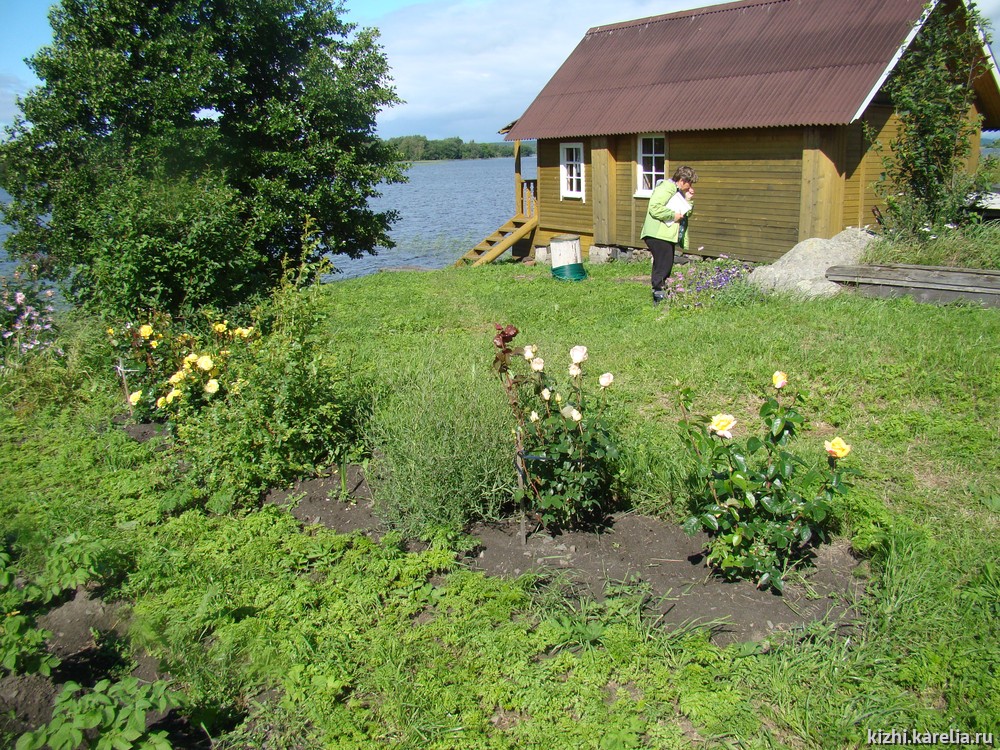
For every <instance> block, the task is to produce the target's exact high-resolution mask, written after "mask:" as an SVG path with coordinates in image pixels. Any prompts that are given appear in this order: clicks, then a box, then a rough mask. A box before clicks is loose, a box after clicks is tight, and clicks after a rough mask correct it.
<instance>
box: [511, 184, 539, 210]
mask: <svg viewBox="0 0 1000 750" xmlns="http://www.w3.org/2000/svg"><path fill="white" fill-rule="evenodd" d="M515 190H516V195H515V201H516V204H517V205H516V206H515V208H516V209H517V214H518V216H526V217H528V218H529V219H530V218H531V217H532V216H534V215H535V211H536V210H537V208H538V180H522V179H520V178H517V179H516V180H515Z"/></svg>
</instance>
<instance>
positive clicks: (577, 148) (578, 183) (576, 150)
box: [559, 143, 584, 199]
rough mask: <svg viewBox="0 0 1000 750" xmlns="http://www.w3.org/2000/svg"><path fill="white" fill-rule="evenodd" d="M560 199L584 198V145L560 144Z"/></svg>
mask: <svg viewBox="0 0 1000 750" xmlns="http://www.w3.org/2000/svg"><path fill="white" fill-rule="evenodd" d="M559 197H560V198H580V199H583V198H584V182H583V144H582V143H560V144H559Z"/></svg>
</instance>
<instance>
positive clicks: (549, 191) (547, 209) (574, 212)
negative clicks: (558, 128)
mask: <svg viewBox="0 0 1000 750" xmlns="http://www.w3.org/2000/svg"><path fill="white" fill-rule="evenodd" d="M580 142H582V143H583V152H584V157H583V158H584V165H583V179H584V185H585V189H584V195H585V197H584V199H583V200H580V199H577V198H566V199H563V198H560V197H559V144H560V143H580ZM537 153H538V229H537V230H536V232H535V240H534V244H536V245H548V244H549V242H550V241H551V240H552V238H553V237H554V236H555V235H557V234H577V235H580V244H581V247H582V249H583V252H584V253H587V252H588V251H589V249H590V246H591V245H592V244H593V241H594V217H593V209H592V207H591V201H592V199H593V195H594V186H593V182H592V181H593V170H592V169H591V162H590V142H589V139H587V138H566V139H564V140H561V141H558V140H552V141H547V140H540V141H538V146H537Z"/></svg>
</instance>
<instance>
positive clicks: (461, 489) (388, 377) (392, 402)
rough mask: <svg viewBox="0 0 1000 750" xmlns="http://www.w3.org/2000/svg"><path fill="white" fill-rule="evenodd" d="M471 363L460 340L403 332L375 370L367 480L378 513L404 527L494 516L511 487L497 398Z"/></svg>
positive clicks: (505, 427)
mask: <svg viewBox="0 0 1000 750" xmlns="http://www.w3.org/2000/svg"><path fill="white" fill-rule="evenodd" d="M477 367H481V365H480V364H479V363H477V362H476V357H475V352H474V350H471V349H470V348H469V347H466V346H465V345H464V343H462V342H459V341H456V340H455V339H454V338H449V337H441V336H435V335H431V336H418V335H415V334H411V335H410V336H409V337H408V344H407V355H406V356H405V358H404V360H403V361H402V362H400V363H399V364H398V366H396V367H387V366H385V365H383V366H382V367H381V368H380V376H381V377H380V381H381V383H380V385H379V386H378V387H377V388H375V390H374V393H373V394H372V405H371V413H370V416H369V418H368V420H367V424H366V428H365V433H366V435H365V442H366V444H367V445H369V446H370V448H371V450H372V451H373V458H372V461H371V463H370V466H369V468H370V471H369V472H368V479H369V484H370V486H371V489H372V494H373V496H374V499H375V507H376V508H377V510H378V512H379V515H380V516H381V517H382V518H384V519H385V520H386V521H388V522H389V523H391V524H392V525H393V526H395V527H398V528H400V529H403V530H404V531H406V532H407V533H409V534H413V535H415V536H420V537H424V536H426V535H428V534H430V533H433V531H434V530H435V529H442V528H443V529H450V530H458V529H462V528H464V527H465V526H467V525H468V524H469V523H470V522H472V521H474V520H480V519H485V520H497V519H499V518H500V517H501V515H502V510H503V506H504V504H505V503H506V502H507V501H509V498H510V497H511V496H512V495H513V494H514V471H513V466H512V464H511V456H510V451H509V446H510V442H509V440H510V437H509V435H510V433H509V429H510V426H509V421H508V417H507V413H506V412H505V407H504V403H503V399H502V398H500V397H499V394H497V393H496V390H495V389H493V388H491V387H490V385H491V384H490V383H489V382H488V381H485V380H484V379H483V378H482V376H481V372H482V371H481V369H477Z"/></svg>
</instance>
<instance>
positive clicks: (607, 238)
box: [590, 137, 616, 245]
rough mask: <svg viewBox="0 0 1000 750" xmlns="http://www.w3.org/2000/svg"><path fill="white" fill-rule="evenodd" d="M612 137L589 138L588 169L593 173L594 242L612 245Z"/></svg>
mask: <svg viewBox="0 0 1000 750" xmlns="http://www.w3.org/2000/svg"><path fill="white" fill-rule="evenodd" d="M611 144H612V139H610V138H605V137H602V138H591V139H590V169H591V174H593V185H594V191H593V196H594V200H593V218H594V244H596V245H613V244H614V240H615V208H616V202H615V157H614V154H613V153H612V151H611Z"/></svg>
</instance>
